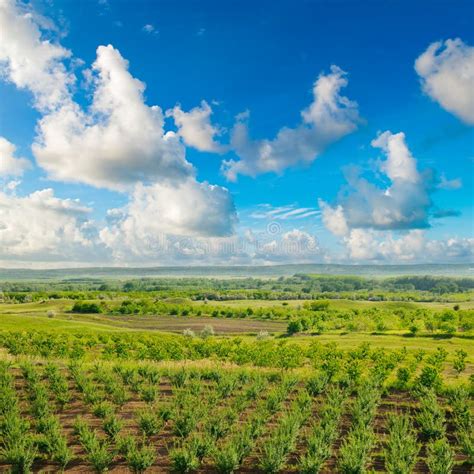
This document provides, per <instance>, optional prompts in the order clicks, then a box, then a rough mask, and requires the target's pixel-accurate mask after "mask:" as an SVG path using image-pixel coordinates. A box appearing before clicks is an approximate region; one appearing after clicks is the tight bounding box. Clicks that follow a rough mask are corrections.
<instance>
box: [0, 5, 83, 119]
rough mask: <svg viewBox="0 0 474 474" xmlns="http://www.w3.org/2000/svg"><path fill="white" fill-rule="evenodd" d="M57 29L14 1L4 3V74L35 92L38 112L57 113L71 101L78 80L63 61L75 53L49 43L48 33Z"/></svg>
mask: <svg viewBox="0 0 474 474" xmlns="http://www.w3.org/2000/svg"><path fill="white" fill-rule="evenodd" d="M51 28H53V27H52V25H51V22H50V21H45V19H43V18H41V17H39V16H38V15H37V14H36V13H35V12H34V11H32V10H30V9H28V7H26V6H24V5H22V4H19V3H17V2H15V1H14V0H3V1H2V2H0V31H1V32H2V35H1V41H0V74H1V75H3V76H4V78H6V79H7V80H8V81H10V82H12V83H13V84H15V85H16V87H18V88H19V89H27V90H29V91H31V93H32V94H33V96H34V99H35V105H36V107H37V108H38V109H40V110H42V111H45V110H50V109H54V108H55V107H57V106H58V105H59V104H61V103H63V102H64V100H66V99H67V98H68V97H69V87H70V86H71V84H72V83H73V82H74V76H73V75H72V74H71V73H69V72H68V71H67V70H66V68H65V66H64V64H63V60H65V59H67V58H69V57H70V56H71V53H70V51H69V50H67V49H65V48H63V47H62V46H60V45H59V44H55V43H53V42H52V41H50V40H48V39H45V38H44V35H43V34H42V33H43V32H44V30H46V29H51Z"/></svg>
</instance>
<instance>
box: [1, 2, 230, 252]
mask: <svg viewBox="0 0 474 474" xmlns="http://www.w3.org/2000/svg"><path fill="white" fill-rule="evenodd" d="M0 21H1V23H0V26H2V25H6V26H8V28H4V29H2V33H4V34H3V35H2V45H1V46H0V48H1V49H0V68H1V71H2V73H3V74H4V76H5V77H6V78H7V79H8V80H10V81H11V82H13V83H14V84H15V85H16V86H17V87H20V88H25V89H29V90H30V91H31V92H32V93H33V94H34V96H35V106H36V108H37V109H38V110H39V111H40V112H41V114H42V117H41V119H40V120H39V121H38V124H37V137H36V139H35V142H34V143H33V146H32V149H33V153H34V155H35V158H36V161H37V163H38V165H39V166H41V167H42V168H43V169H44V170H46V171H47V173H48V177H49V178H51V179H54V180H60V181H66V182H80V183H85V184H89V185H92V186H96V187H101V188H108V189H111V190H116V191H121V192H126V193H129V199H130V202H129V204H128V205H127V206H126V208H124V209H122V210H114V211H111V215H110V218H111V219H112V218H113V217H114V216H115V220H114V222H113V223H112V224H111V225H110V226H109V227H106V228H105V229H102V232H101V238H102V239H103V240H104V242H106V243H107V245H108V246H109V247H110V248H112V243H119V241H120V240H121V239H120V238H119V237H118V236H117V235H114V232H120V231H123V232H124V239H125V241H127V239H128V240H130V239H132V240H133V239H134V238H136V239H139V238H143V239H145V240H146V242H152V241H153V239H154V238H155V237H156V235H155V233H156V232H158V231H159V232H160V233H161V234H163V235H167V236H168V235H169V236H172V235H181V234H183V235H184V234H188V235H190V236H195V235H196V236H204V237H209V236H217V237H221V236H227V235H229V234H231V233H232V232H233V226H234V221H235V219H236V213H235V209H234V205H233V202H232V198H231V196H230V194H229V193H228V191H227V190H226V189H224V188H221V187H219V186H212V185H209V184H208V183H199V182H198V181H196V179H195V174H196V171H195V169H194V167H193V166H192V164H191V163H190V162H188V161H187V160H186V156H185V146H184V143H183V140H184V141H188V142H190V143H192V144H193V145H194V146H197V147H201V148H203V147H207V148H209V147H211V145H212V142H213V136H214V135H215V134H216V133H217V130H216V129H214V128H213V127H212V125H210V120H209V115H210V113H211V110H210V107H209V106H208V105H207V103H205V102H203V103H202V105H201V107H199V108H196V109H193V110H192V111H190V112H187V113H186V112H182V111H180V109H179V110H178V108H176V109H174V111H173V112H172V114H173V116H174V117H175V118H176V119H177V121H178V128H179V129H180V134H179V135H178V134H177V133H174V132H172V131H166V130H165V129H164V125H165V123H164V114H163V111H162V109H161V108H160V107H159V106H157V105H154V106H149V105H147V104H146V103H145V99H144V91H145V85H144V84H143V83H142V82H141V81H139V80H138V79H136V78H135V77H133V76H132V74H131V73H130V71H129V67H128V62H127V61H126V60H125V59H124V58H123V57H122V56H121V54H120V52H119V51H118V50H117V49H115V48H114V47H113V46H112V45H108V46H99V47H98V48H97V58H96V60H95V62H94V63H93V65H92V67H91V69H90V70H86V71H85V72H84V74H85V81H84V82H83V83H81V86H82V85H83V84H84V85H85V90H84V91H83V92H85V93H86V94H89V95H90V96H91V102H90V105H89V106H88V107H82V106H81V105H79V103H77V102H76V101H75V100H74V95H73V92H74V91H73V87H75V86H76V84H75V80H76V78H75V75H74V74H73V73H71V72H68V68H66V66H65V64H66V63H65V62H64V61H65V60H66V59H68V58H70V56H71V54H70V52H69V51H68V50H66V49H64V48H62V47H61V46H60V45H56V44H53V43H52V42H51V41H49V39H47V38H46V35H45V31H44V26H43V25H45V24H46V23H47V22H46V19H42V18H40V17H38V15H36V13H34V11H33V10H31V11H29V12H24V11H23V10H21V8H20V7H18V6H17V4H16V3H14V2H13V1H7V2H4V3H2V5H1V20H0ZM146 29H147V30H151V28H146ZM180 112H182V113H180ZM205 134H208V137H207V143H205V142H203V141H202V140H206V137H205ZM213 146H214V148H215V146H216V145H213ZM10 151H11V150H10ZM10 161H11V160H9V162H10ZM9 167H10V165H9ZM17 202H19V201H15V200H14V201H12V200H6V201H5V203H4V207H5V208H6V206H7V205H8V204H10V205H12V206H14V205H16V203H17ZM22 202H23V201H22ZM32 209H35V210H36V211H37V212H38V213H39V214H40V213H41V212H47V211H45V210H44V209H43V208H40V207H38V206H33V207H32ZM48 209H49V208H48ZM46 217H47V216H46ZM38 218H39V216H38ZM157 223H158V224H157ZM131 226H132V227H133V226H136V228H135V229H130V227H131ZM53 228H54V227H53ZM58 231H59V230H58ZM71 232H72V230H71V231H70V233H71ZM77 235H79V234H77ZM76 240H77V239H76ZM126 243H127V242H126ZM139 245H141V243H140V242H138V240H137V241H136V246H137V247H138V246H139ZM145 246H146V245H145ZM124 247H126V245H125V246H124Z"/></svg>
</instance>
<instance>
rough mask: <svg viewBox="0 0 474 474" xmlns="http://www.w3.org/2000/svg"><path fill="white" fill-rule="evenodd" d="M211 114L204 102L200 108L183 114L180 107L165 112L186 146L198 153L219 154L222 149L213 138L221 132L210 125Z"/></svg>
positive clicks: (210, 109) (208, 106)
mask: <svg viewBox="0 0 474 474" xmlns="http://www.w3.org/2000/svg"><path fill="white" fill-rule="evenodd" d="M211 114H212V108H211V107H210V105H209V104H208V103H207V102H206V101H205V100H203V101H202V102H201V106H200V107H194V108H193V109H191V110H190V111H189V112H184V111H183V110H182V109H181V106H180V105H177V106H175V107H174V108H173V109H170V110H168V111H167V112H166V116H167V117H173V119H174V122H175V124H176V127H178V133H179V135H180V136H181V137H182V139H183V140H184V143H186V145H188V146H191V147H193V148H196V149H197V150H199V151H209V152H220V151H223V147H222V146H221V145H220V144H219V143H218V142H216V141H215V137H216V136H218V135H219V134H220V133H221V130H220V129H219V127H217V126H215V125H213V124H212V123H211Z"/></svg>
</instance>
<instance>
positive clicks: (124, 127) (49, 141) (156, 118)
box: [33, 45, 194, 190]
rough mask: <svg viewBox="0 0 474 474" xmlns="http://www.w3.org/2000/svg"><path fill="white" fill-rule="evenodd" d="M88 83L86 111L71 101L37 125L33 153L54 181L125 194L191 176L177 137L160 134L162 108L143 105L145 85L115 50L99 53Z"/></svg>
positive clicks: (108, 47)
mask: <svg viewBox="0 0 474 474" xmlns="http://www.w3.org/2000/svg"><path fill="white" fill-rule="evenodd" d="M90 80H91V84H92V86H93V88H94V94H93V101H92V104H91V106H90V109H89V110H88V111H84V110H82V109H81V107H80V106H79V105H78V104H76V103H75V102H73V101H72V100H70V101H68V102H66V103H65V104H64V105H63V106H62V107H60V108H59V109H57V110H56V111H54V112H52V113H50V114H47V115H45V116H44V117H43V118H42V119H41V120H40V121H39V124H38V137H37V139H36V141H35V143H34V144H33V152H34V154H35V157H36V159H37V162H38V164H39V165H40V166H41V167H42V168H44V169H45V170H46V171H47V172H48V173H49V174H50V176H51V177H52V178H53V179H56V180H63V181H77V182H82V183H87V184H90V185H93V186H98V187H106V188H109V189H115V190H126V189H127V188H129V187H130V186H131V185H133V184H134V183H136V182H138V181H144V182H150V181H153V180H155V179H161V180H182V179H185V178H187V177H188V176H190V175H192V174H194V169H193V167H192V165H191V164H190V163H189V162H188V161H187V160H186V157H185V148H184V146H183V145H182V143H181V142H180V140H179V138H178V137H177V136H176V134H175V133H173V132H165V131H164V129H163V124H164V119H163V113H162V110H161V108H160V107H158V106H151V107H149V106H148V105H146V104H145V103H144V99H143V92H144V89H145V85H144V84H143V83H142V82H140V81H139V80H137V79H135V78H134V77H133V76H132V75H131V74H130V72H129V71H128V62H127V61H126V60H125V59H124V58H123V57H122V56H121V55H120V53H119V51H118V50H116V49H115V48H113V47H112V46H111V45H109V46H99V47H98V48H97V59H96V61H95V62H94V64H93V67H92V76H91V79H90Z"/></svg>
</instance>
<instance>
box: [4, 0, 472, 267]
mask: <svg viewBox="0 0 474 474" xmlns="http://www.w3.org/2000/svg"><path fill="white" fill-rule="evenodd" d="M473 24H474V4H473V3H472V2H471V1H470V0H469V1H461V0H449V1H448V0H446V1H438V0H430V1H423V0H417V1H415V2H413V1H402V0H400V1H390V0H384V1H375V0H370V1H369V0H367V1H362V0H361V1H356V0H335V1H328V0H308V1H303V0H296V1H295V0H293V1H280V0H273V1H267V0H260V1H258V2H255V1H252V2H251V1H247V0H241V1H230V0H229V1H226V2H222V1H210V0H205V1H192V0H187V1H179V0H176V1H158V0H157V1H143V0H138V1H137V0H135V1H133V2H132V1H131V0H128V1H127V0H82V1H72V0H35V1H31V2H24V1H16V0H0V266H4V267H39V268H42V267H65V266H68V267H71V266H89V265H107V266H127V265H133V266H141V265H143V266H145V265H146V266H148V265H232V264H235V265H239V264H246V265H249V264H250V265H251V264H277V263H353V264H361V263H374V264H376V263H389V264H401V263H457V262H458V263H468V262H473V256H474V220H473V218H474V215H473V204H474V184H473V176H474V173H473V171H474V169H473V168H474V128H473V126H474V28H473V27H472V25H473Z"/></svg>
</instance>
